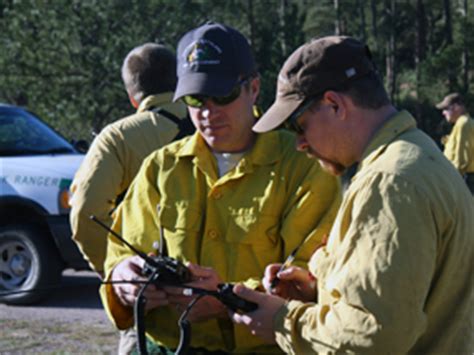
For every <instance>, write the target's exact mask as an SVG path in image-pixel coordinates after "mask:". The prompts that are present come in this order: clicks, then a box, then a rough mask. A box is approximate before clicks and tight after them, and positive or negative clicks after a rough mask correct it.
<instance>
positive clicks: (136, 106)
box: [128, 95, 140, 109]
mask: <svg viewBox="0 0 474 355" xmlns="http://www.w3.org/2000/svg"><path fill="white" fill-rule="evenodd" d="M128 99H129V100H130V103H131V104H132V106H133V107H135V108H136V109H138V106H140V104H139V103H138V102H137V100H135V99H134V98H133V96H132V95H128Z"/></svg>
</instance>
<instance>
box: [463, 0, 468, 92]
mask: <svg viewBox="0 0 474 355" xmlns="http://www.w3.org/2000/svg"><path fill="white" fill-rule="evenodd" d="M462 5H463V9H462V29H463V33H464V34H465V35H464V36H463V51H462V88H463V92H464V93H468V92H469V47H468V39H467V34H466V33H467V31H469V23H468V21H467V19H468V17H467V12H468V6H467V0H464V1H463V4H462Z"/></svg>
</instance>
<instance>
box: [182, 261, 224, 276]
mask: <svg viewBox="0 0 474 355" xmlns="http://www.w3.org/2000/svg"><path fill="white" fill-rule="evenodd" d="M188 269H189V271H191V273H192V274H193V275H194V276H196V277H199V278H206V279H207V278H211V277H213V276H215V275H217V273H216V271H215V270H214V269H213V268H211V267H205V266H200V265H197V264H193V263H189V264H188Z"/></svg>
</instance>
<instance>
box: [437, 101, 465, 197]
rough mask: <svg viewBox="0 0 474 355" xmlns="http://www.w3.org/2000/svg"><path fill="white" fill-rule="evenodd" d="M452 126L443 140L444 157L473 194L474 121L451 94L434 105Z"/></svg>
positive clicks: (461, 102)
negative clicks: (459, 174) (456, 170)
mask: <svg viewBox="0 0 474 355" xmlns="http://www.w3.org/2000/svg"><path fill="white" fill-rule="evenodd" d="M436 108H437V109H439V110H442V113H443V116H444V118H445V119H446V121H447V122H448V123H450V124H452V125H454V126H453V128H452V130H451V133H450V134H449V135H448V136H447V137H446V139H445V140H444V142H443V143H444V155H445V156H446V158H448V160H449V161H450V162H451V163H453V165H454V166H455V168H456V169H458V171H459V172H460V173H461V175H462V176H463V177H464V180H465V181H466V183H467V186H468V187H469V189H470V190H471V193H472V194H474V120H473V119H472V118H471V117H469V114H468V113H467V111H466V107H465V105H464V100H463V98H462V96H461V95H460V94H458V93H452V94H449V95H447V96H445V97H444V99H443V101H441V102H440V103H438V104H436Z"/></svg>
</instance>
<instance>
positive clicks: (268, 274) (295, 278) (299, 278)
mask: <svg viewBox="0 0 474 355" xmlns="http://www.w3.org/2000/svg"><path fill="white" fill-rule="evenodd" d="M280 266H281V264H270V265H268V266H267V267H266V269H265V276H264V278H263V280H262V283H263V287H265V290H266V291H267V293H270V294H274V295H277V296H280V297H282V298H285V299H293V300H300V301H303V302H314V301H315V300H316V279H315V278H314V276H313V275H312V274H311V273H310V272H309V271H308V270H305V269H303V268H300V267H297V266H290V267H289V268H287V269H285V270H283V271H281V272H279V270H280ZM276 277H278V278H279V279H280V281H279V282H278V284H277V285H276V286H275V287H274V288H272V287H271V283H272V281H273V279H275V278H276Z"/></svg>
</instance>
